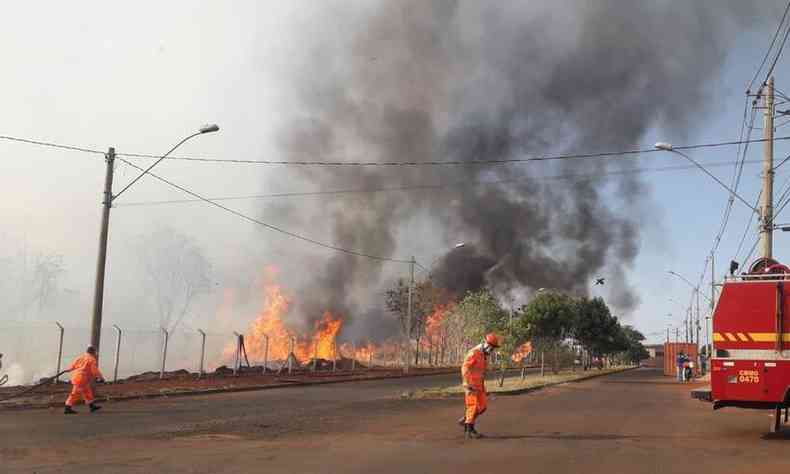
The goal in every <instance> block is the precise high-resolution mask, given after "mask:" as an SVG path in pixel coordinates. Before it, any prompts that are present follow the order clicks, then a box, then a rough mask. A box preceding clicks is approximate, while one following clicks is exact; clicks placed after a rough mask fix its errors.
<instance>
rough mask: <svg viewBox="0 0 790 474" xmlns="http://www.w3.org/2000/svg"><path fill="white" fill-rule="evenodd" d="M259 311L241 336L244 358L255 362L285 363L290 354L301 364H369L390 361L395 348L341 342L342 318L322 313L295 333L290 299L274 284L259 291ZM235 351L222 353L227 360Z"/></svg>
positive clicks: (326, 311) (385, 344) (382, 344)
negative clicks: (290, 318) (336, 361)
mask: <svg viewBox="0 0 790 474" xmlns="http://www.w3.org/2000/svg"><path fill="white" fill-rule="evenodd" d="M263 299H264V303H263V308H262V309H261V311H260V313H259V314H258V316H257V317H256V318H255V320H254V321H253V322H252V323H251V324H250V327H249V329H248V330H247V331H246V333H245V334H244V345H245V348H246V352H247V355H248V357H249V358H250V359H251V360H255V361H263V360H266V361H281V362H282V361H287V360H288V358H289V356H290V354H293V357H294V358H295V359H296V361H298V362H300V363H305V362H308V361H311V360H313V359H318V360H334V359H343V358H348V359H351V358H353V359H356V360H358V361H360V362H370V361H372V360H373V357H374V356H376V357H377V358H379V359H386V360H391V359H392V360H394V359H395V358H394V357H393V355H396V354H397V352H398V345H397V344H396V343H394V342H386V341H385V342H380V343H373V342H371V341H366V342H364V343H357V344H355V343H353V342H350V341H343V340H342V334H341V332H342V329H343V323H344V319H343V316H342V315H339V314H334V313H333V312H332V311H330V310H325V311H324V312H323V315H322V316H321V317H320V318H318V319H315V320H314V322H313V324H312V327H311V328H310V329H309V330H308V331H299V330H298V329H297V328H296V326H295V325H291V324H289V321H288V315H289V311H291V309H292V308H293V299H292V298H291V297H290V296H288V295H287V294H286V292H285V291H284V289H283V287H282V286H281V285H279V284H277V283H266V284H265V285H264V287H263ZM234 350H235V347H229V348H228V349H226V351H225V357H226V359H228V360H229V359H230V358H231V357H232V355H233V353H234Z"/></svg>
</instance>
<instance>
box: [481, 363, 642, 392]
mask: <svg viewBox="0 0 790 474" xmlns="http://www.w3.org/2000/svg"><path fill="white" fill-rule="evenodd" d="M638 368H639V367H627V368H625V369H619V370H614V371H612V372H606V373H605V374H592V375H587V376H585V377H580V378H578V379H573V380H566V381H564V382H551V383H547V384H544V385H538V386H537V387H529V388H517V389H515V390H507V391H504V392H492V393H491V395H493V396H503V397H510V396H514V395H522V394H524V393H529V392H535V391H537V390H541V389H544V388H548V387H555V386H557V385H563V384H566V383H577V382H584V381H586V380H590V379H595V378H598V377H606V376H607V375H614V374H621V373H623V372H628V371H629V370H636V369H638Z"/></svg>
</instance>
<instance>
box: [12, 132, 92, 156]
mask: <svg viewBox="0 0 790 474" xmlns="http://www.w3.org/2000/svg"><path fill="white" fill-rule="evenodd" d="M0 140H8V141H12V142H21V143H28V144H30V145H39V146H46V147H50V148H60V149H62V150H71V151H81V152H83V153H95V154H99V155H104V152H103V151H100V150H93V149H91V148H84V147H78V146H72V145H63V144H60V143H51V142H45V141H41V140H32V139H30V138H19V137H11V136H8V135H0Z"/></svg>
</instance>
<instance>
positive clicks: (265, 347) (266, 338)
mask: <svg viewBox="0 0 790 474" xmlns="http://www.w3.org/2000/svg"><path fill="white" fill-rule="evenodd" d="M268 365H269V336H267V335H265V334H264V335H263V374H264V375H266V367H267V366H268Z"/></svg>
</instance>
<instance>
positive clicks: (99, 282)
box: [91, 148, 115, 358]
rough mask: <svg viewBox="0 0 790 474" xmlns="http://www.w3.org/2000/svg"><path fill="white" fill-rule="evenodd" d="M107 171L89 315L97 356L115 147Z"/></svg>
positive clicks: (109, 156) (92, 343) (109, 158)
mask: <svg viewBox="0 0 790 474" xmlns="http://www.w3.org/2000/svg"><path fill="white" fill-rule="evenodd" d="M105 161H106V162H107V172H106V174H105V175H104V200H103V201H102V206H103V209H102V215H101V230H100V231H99V257H98V259H97V260H96V286H95V289H94V292H93V316H92V317H91V345H92V346H93V347H94V348H96V357H97V358H98V357H99V354H100V352H99V344H100V342H101V318H102V308H103V306H104V269H105V267H106V263H107V236H108V234H109V230H110V208H111V207H112V199H113V196H112V178H113V167H114V164H115V148H110V149H109V150H108V151H107V155H106V156H105Z"/></svg>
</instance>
